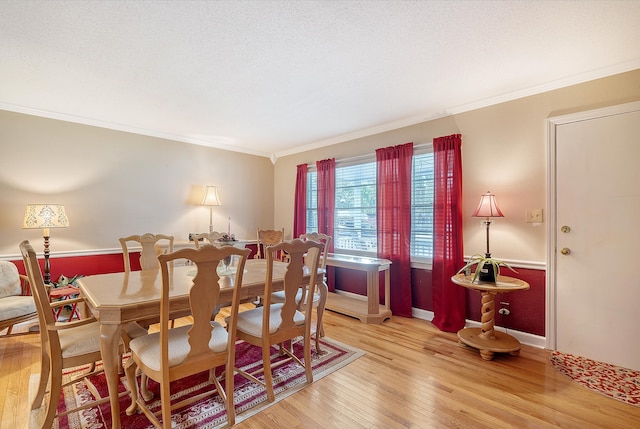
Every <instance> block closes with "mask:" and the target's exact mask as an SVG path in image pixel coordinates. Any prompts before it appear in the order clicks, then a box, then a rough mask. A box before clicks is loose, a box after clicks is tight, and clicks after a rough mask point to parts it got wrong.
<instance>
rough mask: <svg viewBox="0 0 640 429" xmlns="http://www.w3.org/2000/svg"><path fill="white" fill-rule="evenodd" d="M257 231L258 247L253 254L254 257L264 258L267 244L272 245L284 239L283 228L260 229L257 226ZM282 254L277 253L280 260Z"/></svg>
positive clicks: (282, 256)
mask: <svg viewBox="0 0 640 429" xmlns="http://www.w3.org/2000/svg"><path fill="white" fill-rule="evenodd" d="M257 233H258V241H257V244H258V248H257V251H256V254H255V256H254V258H255V259H264V258H265V254H266V252H265V249H266V247H267V246H273V245H276V244H278V243H282V242H283V241H284V228H282V229H260V228H257ZM283 258H284V255H282V254H279V255H278V259H279V260H282V259H283Z"/></svg>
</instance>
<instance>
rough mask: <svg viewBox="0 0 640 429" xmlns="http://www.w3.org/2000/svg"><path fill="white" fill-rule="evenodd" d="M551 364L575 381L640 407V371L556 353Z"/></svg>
mask: <svg viewBox="0 0 640 429" xmlns="http://www.w3.org/2000/svg"><path fill="white" fill-rule="evenodd" d="M550 359H551V364H552V365H553V367H554V368H555V369H557V370H558V371H560V372H561V373H563V374H565V375H566V376H568V377H569V378H571V379H572V380H573V381H575V382H577V383H579V384H582V385H583V386H585V387H588V388H589V389H591V390H594V391H596V392H598V393H601V394H603V395H606V396H609V397H611V398H613V399H617V400H618V401H622V402H625V403H627V404H630V405H634V406H636V407H640V372H638V371H634V370H631V369H627V368H622V367H619V366H615V365H611V364H608V363H603V362H597V361H594V360H591V359H587V358H583V357H580V356H574V355H571V354H568V353H562V352H558V351H554V352H552V353H551V357H550Z"/></svg>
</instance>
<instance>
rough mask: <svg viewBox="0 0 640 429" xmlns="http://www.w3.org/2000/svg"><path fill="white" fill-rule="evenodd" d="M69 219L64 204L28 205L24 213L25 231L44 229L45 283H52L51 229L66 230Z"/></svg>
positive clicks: (23, 225) (23, 224) (23, 223)
mask: <svg viewBox="0 0 640 429" xmlns="http://www.w3.org/2000/svg"><path fill="white" fill-rule="evenodd" d="M68 226H69V218H68V217H67V213H66V212H65V210H64V206H63V205H62V204H27V208H26V209H25V211H24V220H23V222H22V228H23V229H35V228H42V236H43V237H44V283H45V284H49V283H51V264H50V262H49V238H50V234H49V228H66V227H68Z"/></svg>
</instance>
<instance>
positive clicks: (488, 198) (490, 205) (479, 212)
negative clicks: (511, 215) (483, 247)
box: [471, 191, 504, 258]
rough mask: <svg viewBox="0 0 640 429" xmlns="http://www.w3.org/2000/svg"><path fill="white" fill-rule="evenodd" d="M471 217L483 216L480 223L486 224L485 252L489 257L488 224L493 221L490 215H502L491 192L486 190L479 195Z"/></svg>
mask: <svg viewBox="0 0 640 429" xmlns="http://www.w3.org/2000/svg"><path fill="white" fill-rule="evenodd" d="M471 216H472V217H483V218H485V219H484V220H483V221H482V223H484V224H485V225H486V226H487V252H486V257H487V258H490V257H491V252H490V251H489V225H491V223H492V222H493V221H492V220H491V219H489V218H492V217H504V215H503V214H502V212H501V211H500V209H499V208H498V204H497V203H496V196H495V195H493V194H492V193H491V192H489V191H487V193H486V194H484V195H482V196H481V197H480V204H478V208H476V211H475V212H473V214H472V215H471Z"/></svg>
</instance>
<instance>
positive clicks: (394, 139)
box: [275, 70, 640, 265]
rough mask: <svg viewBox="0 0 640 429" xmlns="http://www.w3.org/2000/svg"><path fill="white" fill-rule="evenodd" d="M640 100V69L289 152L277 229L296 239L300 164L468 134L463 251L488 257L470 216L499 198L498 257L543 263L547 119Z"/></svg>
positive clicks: (280, 182) (278, 188) (280, 172)
mask: <svg viewBox="0 0 640 429" xmlns="http://www.w3.org/2000/svg"><path fill="white" fill-rule="evenodd" d="M636 100H640V70H635V71H633V72H629V73H624V74H620V75H616V76H612V77H609V78H604V79H599V80H595V81H591V82H587V83H584V84H580V85H575V86H571V87H567V88H563V89H559V90H554V91H550V92H546V93H543V94H538V95H535V96H530V97H525V98H521V99H518V100H515V101H510V102H505V103H501V104H498V105H494V106H490V107H486V108H482V109H478V110H473V111H469V112H466V113H462V114H457V115H452V116H449V117H445V118H441V119H437V120H433V121H428V122H424V123H420V124H417V125H413V126H409V127H405V128H401V129H398V130H394V131H390V132H385V133H381V134H377V135H373V136H370V137H366V138H360V139H357V140H353V141H349V142H345V143H341V144H337V145H333V146H330V147H325V148H322V149H317V150H313V151H308V152H304V153H300V154H295V155H290V156H287V157H283V158H281V159H279V160H278V161H277V163H276V165H275V224H276V225H278V226H284V227H285V228H286V229H287V231H288V232H289V234H291V230H292V226H293V192H294V182H295V175H296V165H298V164H301V163H309V164H314V163H315V161H317V160H320V159H325V158H331V157H335V158H336V159H340V158H345V157H353V156H357V155H363V154H372V153H374V151H375V149H376V148H379V147H384V146H391V145H397V144H402V143H407V142H410V141H413V142H414V143H415V144H421V143H428V142H432V141H433V138H434V137H439V136H445V135H449V134H455V133H460V134H462V141H463V143H462V156H463V188H464V189H463V193H464V197H463V198H464V243H465V246H464V248H465V254H466V255H471V254H473V253H483V252H484V250H485V230H484V227H483V226H482V225H481V224H480V220H479V219H476V218H472V217H471V214H472V213H473V211H474V210H475V208H476V205H477V204H478V201H479V199H480V195H481V194H482V193H484V192H486V191H487V190H490V191H491V192H493V193H494V194H496V198H497V201H498V204H499V206H500V208H501V210H502V212H503V213H504V215H505V217H504V218H503V219H498V220H497V222H496V223H495V224H494V225H493V226H492V227H491V252H492V254H493V256H494V257H497V258H502V259H507V260H509V261H523V262H526V263H532V264H536V265H544V263H545V260H546V223H545V224H543V225H540V226H533V225H532V224H528V223H525V212H526V210H527V209H538V208H542V209H545V212H544V215H545V218H546V216H547V215H548V213H547V212H546V198H547V188H546V186H547V185H546V174H547V171H546V156H547V154H546V149H547V141H546V119H547V118H550V117H553V116H559V115H564V114H567V113H572V112H579V111H584V110H590V109H594V108H599V107H604V106H609V105H614V104H620V103H626V102H630V101H636Z"/></svg>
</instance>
